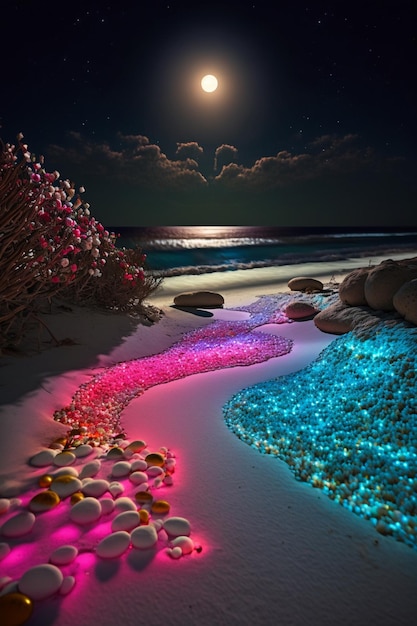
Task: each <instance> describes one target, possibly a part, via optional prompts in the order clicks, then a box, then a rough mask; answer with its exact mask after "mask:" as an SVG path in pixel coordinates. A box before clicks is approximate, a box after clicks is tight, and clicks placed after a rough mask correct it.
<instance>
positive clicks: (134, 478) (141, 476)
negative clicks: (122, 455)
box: [129, 472, 148, 485]
mask: <svg viewBox="0 0 417 626" xmlns="http://www.w3.org/2000/svg"><path fill="white" fill-rule="evenodd" d="M129 480H130V482H132V483H133V484H134V485H141V484H142V483H146V481H147V480H148V476H147V475H146V474H145V472H132V474H130V476H129Z"/></svg>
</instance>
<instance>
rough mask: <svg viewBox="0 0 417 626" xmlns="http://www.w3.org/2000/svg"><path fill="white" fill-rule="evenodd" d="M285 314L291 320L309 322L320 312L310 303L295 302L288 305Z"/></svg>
mask: <svg viewBox="0 0 417 626" xmlns="http://www.w3.org/2000/svg"><path fill="white" fill-rule="evenodd" d="M284 313H285V315H286V316H287V317H288V319H290V320H308V319H311V318H312V317H314V316H315V315H316V314H317V313H318V310H317V309H316V308H315V307H314V306H312V305H311V304H309V303H308V302H303V301H302V300H294V301H293V302H289V303H288V304H287V306H286V307H285V310H284Z"/></svg>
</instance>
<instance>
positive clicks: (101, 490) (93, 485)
mask: <svg viewBox="0 0 417 626" xmlns="http://www.w3.org/2000/svg"><path fill="white" fill-rule="evenodd" d="M108 490H109V483H108V482H107V480H103V479H97V480H90V481H88V482H87V483H85V484H84V485H83V486H82V488H81V491H82V492H83V494H85V495H86V496H93V497H94V498H99V497H100V496H102V495H103V494H105V493H106V491H108Z"/></svg>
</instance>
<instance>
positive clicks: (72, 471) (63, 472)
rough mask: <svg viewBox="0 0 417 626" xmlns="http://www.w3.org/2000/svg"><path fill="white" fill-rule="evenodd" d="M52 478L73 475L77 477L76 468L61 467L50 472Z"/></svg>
mask: <svg viewBox="0 0 417 626" xmlns="http://www.w3.org/2000/svg"><path fill="white" fill-rule="evenodd" d="M51 476H52V477H53V478H57V477H58V476H75V477H76V478H78V470H77V468H76V467H61V468H60V469H57V470H55V472H53V473H52V474H51Z"/></svg>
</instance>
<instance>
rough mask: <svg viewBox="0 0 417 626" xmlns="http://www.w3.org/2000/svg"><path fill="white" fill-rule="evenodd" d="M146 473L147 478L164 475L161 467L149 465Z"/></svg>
mask: <svg viewBox="0 0 417 626" xmlns="http://www.w3.org/2000/svg"><path fill="white" fill-rule="evenodd" d="M146 471H147V474H148V476H151V477H154V476H155V477H156V476H161V475H163V474H165V472H164V470H163V469H162V467H158V466H157V465H151V466H150V467H148V469H147V470H146Z"/></svg>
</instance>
